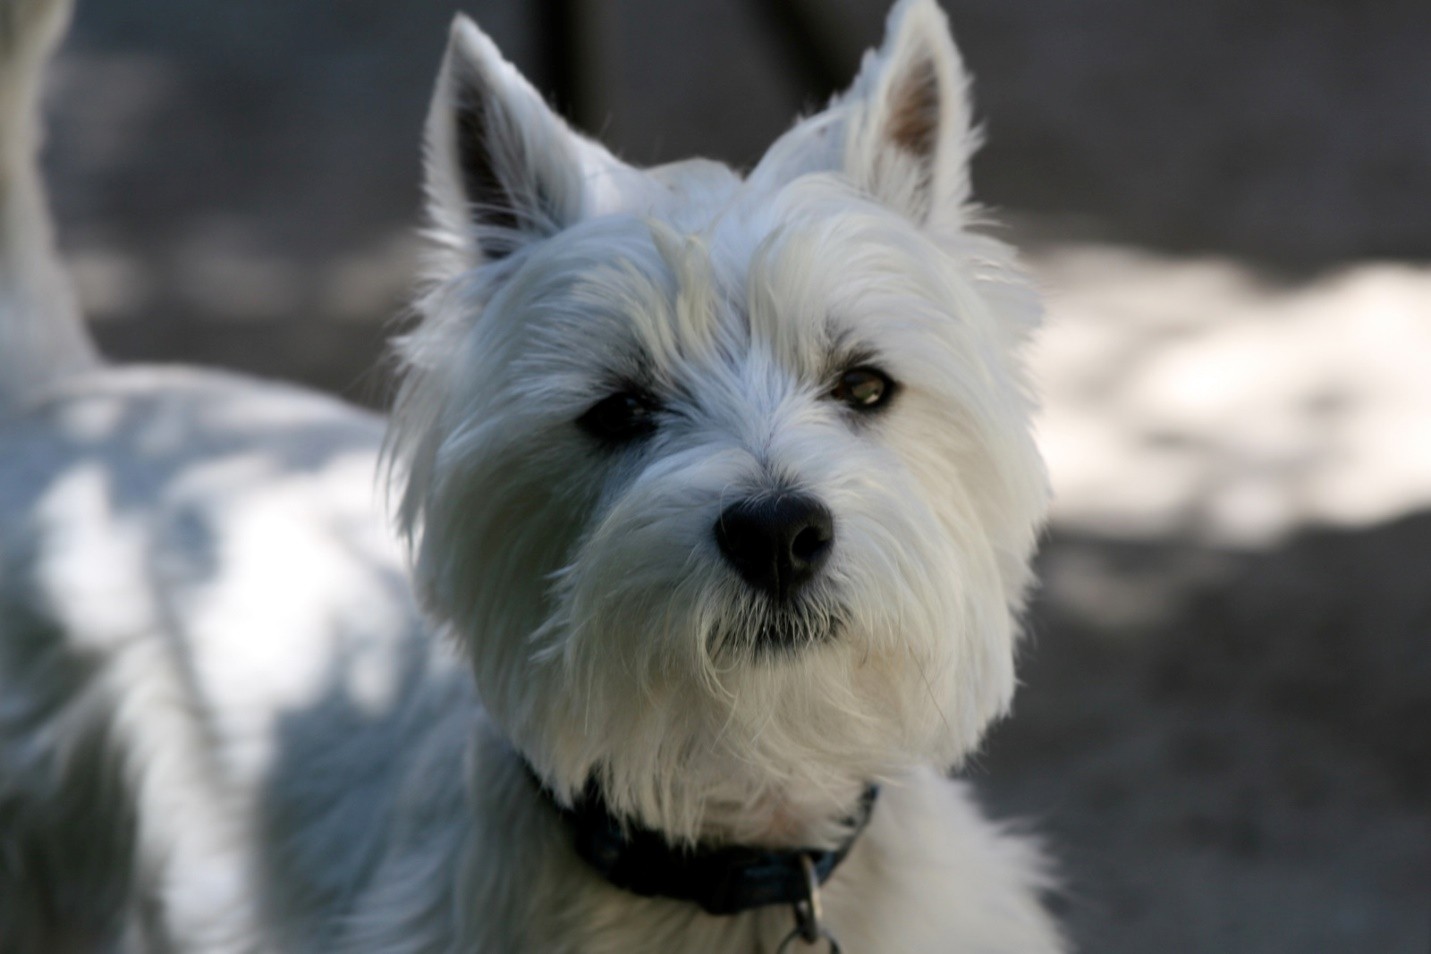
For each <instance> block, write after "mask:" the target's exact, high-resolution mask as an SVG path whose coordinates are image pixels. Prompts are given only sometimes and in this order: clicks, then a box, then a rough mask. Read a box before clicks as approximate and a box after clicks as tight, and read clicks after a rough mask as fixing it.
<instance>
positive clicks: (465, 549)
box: [393, 0, 1046, 840]
mask: <svg viewBox="0 0 1431 954" xmlns="http://www.w3.org/2000/svg"><path fill="white" fill-rule="evenodd" d="M888 30H889V32H888V37H887V39H886V42H885V44H884V46H883V48H882V49H880V50H878V51H877V52H872V53H871V54H869V55H868V56H867V58H866V60H865V63H864V66H863V68H862V70H861V73H860V75H859V77H858V78H857V79H856V81H855V83H854V85H853V87H852V88H851V89H850V90H849V91H848V92H847V93H846V94H844V95H843V96H842V97H840V98H838V99H837V100H836V101H834V102H833V103H832V104H831V105H830V106H829V108H827V109H826V110H825V111H823V112H821V113H819V114H818V115H815V116H812V117H810V118H808V119H806V120H804V121H802V122H800V123H799V124H798V125H796V126H795V127H794V128H793V129H792V130H790V132H788V133H787V134H785V135H784V136H783V137H781V138H780V139H779V140H778V141H777V142H776V143H775V144H774V145H773V146H772V147H771V148H770V150H769V152H768V153H767V154H766V156H765V157H764V158H763V159H762V160H761V162H760V163H759V164H758V165H757V166H756V167H755V169H754V170H753V171H751V172H750V173H749V175H747V176H745V177H741V176H740V175H739V174H737V173H735V172H733V171H731V170H730V169H728V168H727V167H725V166H723V165H719V164H717V163H711V162H705V161H692V162H684V163H677V164H673V165H669V166H662V167H659V168H654V169H647V170H638V169H635V168H633V167H631V166H628V165H626V164H624V163H622V162H620V161H619V160H617V159H615V158H614V157H612V156H611V154H610V153H608V152H607V151H606V150H605V149H603V148H602V147H601V146H599V145H597V144H595V143H593V142H591V141H589V140H587V139H584V138H582V137H581V136H578V135H577V134H575V133H573V132H572V131H571V130H570V129H569V128H568V127H567V126H566V125H565V124H564V123H563V122H562V121H561V120H560V119H559V118H558V117H557V116H556V115H554V114H553V113H552V112H551V111H550V110H549V109H548V108H547V107H546V105H545V104H544V103H543V102H542V99H541V97H540V96H538V94H537V93H536V92H534V91H533V89H532V88H531V87H530V86H529V85H528V84H527V83H526V82H525V81H524V80H523V79H522V78H521V76H520V75H519V74H518V73H517V72H516V70H515V69H514V68H513V67H512V66H511V65H510V64H508V63H506V62H505V61H504V60H503V59H502V58H501V56H500V54H499V53H498V52H497V50H496V48H495V47H494V46H493V45H492V43H491V41H490V40H488V39H487V37H486V36H484V35H483V34H482V33H481V32H479V31H478V30H477V28H476V27H475V26H473V25H472V23H470V22H469V21H467V20H465V19H462V18H459V19H458V21H457V23H456V24H455V25H454V28H453V31H452V39H451V43H450V46H449V48H448V52H447V58H446V62H445V63H444V65H443V69H442V74H441V77H440V79H439V83H438V88H437V93H436V98H435V101H434V104H433V108H432V114H431V118H430V120H429V126H428V142H427V148H428V156H427V159H428V192H429V198H430V215H431V223H432V229H431V234H432V237H433V239H434V246H435V255H434V257H433V260H432V268H431V273H430V276H429V277H430V279H431V281H430V287H429V289H428V291H427V292H426V293H425V294H424V295H423V296H422V297H421V299H420V300H419V303H418V309H419V311H420V313H421V323H420V325H419V326H418V327H417V329H416V330H415V331H414V332H413V333H412V334H411V335H410V336H408V337H407V338H406V339H405V341H404V342H403V343H402V345H401V350H400V356H401V360H402V364H403V373H404V377H403V383H402V389H401V393H400V396H399V401H398V405H397V410H396V413H395V417H394V422H393V447H394V452H395V456H396V460H397V461H398V463H399V465H400V466H399V473H400V474H401V475H402V479H403V480H404V481H405V484H404V487H403V496H402V509H401V514H402V519H403V521H404V524H405V527H406V529H407V531H408V532H409V534H410V535H411V536H412V538H413V541H414V544H415V548H416V566H417V576H418V579H419V583H420V586H421V588H422V591H423V594H424V596H425V599H426V600H427V602H428V604H429V606H430V608H431V610H432V611H433V612H434V613H435V614H436V615H437V616H438V617H440V619H441V620H442V621H443V622H444V623H445V624H447V625H448V626H450V628H451V629H452V630H453V631H454V632H455V633H456V634H457V635H458V636H459V637H460V639H461V640H462V642H463V644H464V645H465V648H466V650H467V651H468V653H469V654H470V658H471V661H472V666H473V669H474V671H475V675H476V679H477V683H478V687H479V691H480V694H481V697H482V700H483V702H484V704H485V706H486V707H487V708H488V710H489V711H490V713H491V715H492V717H493V719H494V720H495V721H496V723H497V724H498V725H499V726H500V727H501V728H502V730H503V731H504V732H506V733H507V734H508V736H509V737H510V738H511V740H512V741H513V742H514V744H515V745H516V746H517V747H518V748H519V749H520V750H521V752H522V753H523V754H524V755H525V757H526V758H527V759H528V760H529V761H530V762H531V764H532V765H533V766H534V767H535V769H536V771H537V772H538V773H539V774H540V775H542V776H543V777H544V778H545V779H546V781H547V782H548V783H549V784H551V785H552V786H553V788H554V789H555V790H556V791H557V792H558V793H559V794H560V795H565V796H570V795H571V794H572V793H575V792H578V791H580V790H581V789H582V787H583V786H584V785H585V784H586V783H587V781H588V780H589V779H591V778H593V777H594V778H596V779H597V780H598V781H599V782H600V784H602V786H603V787H604V792H605V795H606V798H607V800H608V801H609V802H610V803H611V804H612V805H613V806H614V807H615V808H616V809H617V810H618V811H624V812H627V813H630V814H632V815H634V816H636V817H638V818H640V819H641V820H642V821H644V822H645V823H647V824H650V825H653V826H657V827H661V828H663V829H665V830H666V831H668V832H670V833H672V834H673V835H675V836H677V837H692V836H695V835H697V834H699V833H701V832H702V831H705V832H709V831H711V830H712V829H722V830H728V831H729V833H732V834H735V835H737V836H740V837H759V838H764V839H766V840H783V839H792V840H793V839H806V840H808V839H810V838H812V837H819V836H820V834H821V833H820V832H819V831H812V830H810V828H809V825H810V824H813V823H810V822H807V819H816V818H828V817H831V816H832V813H833V817H838V816H839V811H838V810H839V809H840V808H848V807H849V805H850V803H851V802H852V801H853V799H854V798H855V796H856V793H858V791H859V790H860V788H861V787H862V786H863V785H864V784H866V783H867V782H869V781H871V780H874V779H877V778H879V777H881V776H884V775H888V774H891V773H895V772H898V771H899V770H900V769H901V768H903V767H906V766H908V765H911V764H931V763H932V764H937V765H940V766H948V765H952V764H954V763H956V762H957V761H958V760H959V759H960V758H961V757H962V756H963V755H964V754H965V753H967V752H968V751H969V750H970V749H971V748H972V747H973V746H974V745H975V744H976V743H977V741H978V739H979V736H980V733H981V732H982V730H983V728H984V727H985V726H986V725H987V723H988V722H989V721H990V720H991V719H992V718H994V717H995V716H997V715H999V714H1000V713H1002V712H1003V711H1004V710H1005V709H1006V708H1007V706H1008V704H1009V698H1010V695H1011V694H1012V691H1013V686H1014V676H1013V654H1014V646H1015V639H1016V631H1017V619H1016V617H1017V614H1018V612H1019V609H1020V606H1021V602H1022V599H1023V594H1024V591H1025V589H1026V586H1027V583H1028V580H1029V571H1028V559H1029V556H1030V553H1031V551H1032V548H1033V546H1034V542H1035V537H1036V535H1037V531H1038V526H1039V523H1040V520H1041V518H1042V516H1043V513H1044V509H1045V505H1046V489H1045V479H1044V474H1043V470H1042V467H1041V464H1040V461H1039V458H1038V455H1037V453H1036V451H1035V448H1034V445H1033V443H1032V440H1031V437H1030V434H1029V414H1030V409H1031V401H1030V398H1029V396H1028V394H1027V392H1026V389H1025V386H1024V381H1023V378H1022V374H1021V370H1020V365H1019V358H1018V354H1017V351H1018V347H1019V345H1020V342H1021V341H1022V339H1023V337H1024V335H1025V334H1026V333H1027V332H1028V330H1029V329H1030V328H1031V327H1032V325H1033V324H1034V323H1035V322H1036V321H1037V318H1038V314H1039V312H1038V307H1037V304H1036V302H1035V300H1034V297H1033V295H1032V293H1031V292H1030V290H1029V288H1028V286H1027V285H1026V283H1025V282H1024V281H1023V280H1022V279H1021V278H1020V277H1019V275H1018V274H1017V273H1016V271H1014V270H1013V268H1012V266H1011V254H1010V253H1009V251H1008V250H1007V249H1006V248H1005V247H1004V246H1002V245H1001V244H999V243H997V242H995V241H993V240H991V239H989V238H986V237H982V236H978V235H976V234H973V233H971V232H970V231H969V228H968V227H969V219H970V216H971V212H970V207H969V205H968V197H969V186H968V162H969V158H970V153H971V151H972V150H973V149H974V148H975V146H976V140H977V136H976V134H975V132H974V131H973V130H972V128H971V126H970V118H969V107H968V104H967V101H966V95H965V92H966V90H965V87H966V81H965V77H964V74H963V70H962V66H961V64H960V61H959V56H958V53H957V52H956V51H955V48H954V45H953V42H952V40H951V39H950V36H949V31H948V25H947V23H946V22H945V19H944V16H943V14H942V13H941V12H940V11H939V9H938V7H937V6H936V5H935V3H934V0H906V2H901V3H900V4H898V5H897V6H896V8H895V10H894V11H893V13H892V14H891V16H890V22H889V28H888ZM752 819H754V820H753V821H752ZM742 826H745V827H742ZM750 826H755V827H754V828H753V829H752V828H750ZM747 829H749V830H747Z"/></svg>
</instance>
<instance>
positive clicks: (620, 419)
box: [576, 391, 659, 444]
mask: <svg viewBox="0 0 1431 954" xmlns="http://www.w3.org/2000/svg"><path fill="white" fill-rule="evenodd" d="M657 410H659V405H658V404H657V403H656V399H655V398H653V397H651V395H649V394H646V393H645V392H643V391H618V392H617V393H615V394H613V395H611V396H609V397H606V398H603V399H602V400H600V401H597V402H596V403H595V404H593V405H592V406H591V408H590V409H589V410H588V411H587V412H586V413H585V414H583V415H582V416H581V417H579V418H577V419H576V423H577V426H578V427H580V428H581V429H582V430H584V431H586V432H587V433H588V434H590V435H591V436H592V437H595V438H596V439H597V440H600V441H604V442H606V443H609V444H625V443H627V442H629V441H634V440H637V439H639V438H642V437H645V436H646V435H648V434H650V433H651V432H652V431H654V430H655V429H656V411H657Z"/></svg>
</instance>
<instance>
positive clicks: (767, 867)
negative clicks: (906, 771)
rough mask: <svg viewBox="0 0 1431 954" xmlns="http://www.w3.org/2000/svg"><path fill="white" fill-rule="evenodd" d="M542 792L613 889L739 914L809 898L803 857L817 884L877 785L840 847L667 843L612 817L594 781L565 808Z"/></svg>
mask: <svg viewBox="0 0 1431 954" xmlns="http://www.w3.org/2000/svg"><path fill="white" fill-rule="evenodd" d="M540 787H541V790H542V794H544V795H545V796H546V797H547V799H548V800H549V801H551V802H552V804H553V806H555V807H556V809H557V811H558V812H560V813H561V815H562V818H563V820H564V821H565V822H566V823H567V825H568V826H569V827H570V829H571V832H572V835H573V843H574V846H575V848H576V853H577V854H578V855H580V856H581V857H582V858H583V859H584V860H585V861H586V863H587V864H589V865H591V866H592V867H593V868H595V869H596V870H597V872H599V873H600V874H601V875H602V877H604V878H606V880H607V881H610V882H611V883H612V884H614V885H616V886H617V887H618V888H624V889H625V890H627V891H630V892H632V893H634V894H639V895H643V896H645V897H648V898H649V897H662V898H674V899H676V900H679V901H694V902H695V903H696V904H699V905H700V906H701V907H702V908H704V909H705V910H706V911H707V912H709V913H711V914H738V913H740V912H741V911H748V910H750V909H751V908H759V907H764V906H766V905H770V904H796V903H799V902H804V901H807V900H808V899H809V896H810V884H809V875H808V874H807V871H806V867H805V861H804V859H806V858H808V859H809V862H810V866H811V867H812V868H813V870H814V874H815V878H816V880H817V882H818V883H819V884H821V885H823V884H824V883H825V882H826V881H827V880H828V879H829V877H830V875H831V874H833V873H834V870H835V868H836V867H837V866H838V865H839V863H840V862H841V861H843V860H844V859H845V855H847V854H849V852H850V848H851V847H853V846H854V843H855V839H856V838H858V837H859V835H860V832H862V831H864V829H865V826H866V825H867V824H868V823H869V820H870V813H871V812H872V811H873V810H874V803H875V797H876V796H877V795H878V794H879V788H878V787H877V786H874V785H871V786H869V787H868V788H866V789H865V791H864V794H863V795H862V796H861V797H860V804H859V808H858V809H857V810H856V812H855V814H854V815H853V816H852V817H851V818H850V819H849V826H850V833H849V834H848V835H846V836H845V839H844V840H843V841H842V842H841V843H840V844H839V846H838V847H836V848H834V849H831V850H825V849H821V848H786V849H775V848H754V847H750V846H747V845H709V844H705V843H697V844H696V845H695V846H693V847H682V846H675V845H672V844H671V843H670V842H669V841H667V840H666V837H665V836H664V835H662V834H661V833H660V832H658V831H655V830H653V829H650V828H643V827H641V826H640V825H637V824H635V823H633V822H629V821H628V822H626V823H625V824H624V825H623V824H622V822H621V820H620V819H618V818H616V817H614V816H613V815H612V814H611V812H610V811H609V810H608V809H607V806H606V800H605V799H604V798H602V796H601V792H600V789H599V788H598V787H597V786H596V784H595V783H594V782H593V783H592V784H590V785H588V786H587V789H586V792H585V793H584V794H583V795H582V797H581V798H580V799H579V800H578V801H577V802H576V804H575V805H573V806H572V807H570V808H567V807H565V806H563V805H561V804H559V803H558V802H556V801H555V800H554V799H553V798H552V796H551V793H550V792H549V791H548V790H547V789H546V787H545V786H540Z"/></svg>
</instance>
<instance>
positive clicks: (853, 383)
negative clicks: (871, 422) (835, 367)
mask: <svg viewBox="0 0 1431 954" xmlns="http://www.w3.org/2000/svg"><path fill="white" fill-rule="evenodd" d="M894 387H895V385H894V382H893V381H891V380H890V377H889V375H887V374H885V373H884V372H883V371H881V370H879V369H878V368H868V367H864V368H850V369H849V370H848V371H846V372H844V373H843V374H841V375H840V380H838V381H836V382H835V386H834V388H833V389H832V390H831V391H830V397H832V398H834V399H835V400H836V401H839V402H840V403H841V404H847V405H849V406H850V407H852V408H854V409H855V410H856V411H872V410H874V409H875V408H877V407H880V406H882V405H883V404H885V403H886V402H887V401H888V400H889V399H890V397H891V396H892V395H893V394H894Z"/></svg>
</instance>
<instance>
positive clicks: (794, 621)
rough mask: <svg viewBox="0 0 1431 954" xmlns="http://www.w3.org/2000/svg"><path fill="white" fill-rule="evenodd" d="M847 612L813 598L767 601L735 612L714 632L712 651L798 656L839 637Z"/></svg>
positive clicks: (775, 657)
mask: <svg viewBox="0 0 1431 954" xmlns="http://www.w3.org/2000/svg"><path fill="white" fill-rule="evenodd" d="M847 616H848V614H847V613H846V612H845V611H844V610H843V609H841V608H839V607H835V608H830V607H824V606H819V605H817V604H815V603H813V602H810V601H800V602H793V603H776V602H774V601H764V602H762V603H761V604H759V605H758V606H756V607H755V608H754V609H753V611H752V612H748V613H743V614H738V615H734V616H732V617H731V618H729V619H727V620H725V621H723V622H722V623H721V624H720V625H718V626H717V627H716V629H715V631H714V632H713V633H712V637H711V638H712V647H713V649H714V653H713V655H715V656H717V657H729V656H746V657H750V658H753V659H757V660H779V659H784V658H789V657H793V656H798V655H800V654H801V653H803V652H805V651H808V650H811V649H814V648H816V647H818V646H823V645H827V644H829V643H833V642H835V641H836V640H838V639H839V638H840V635H841V633H842V632H843V631H844V629H845V626H846V618H847Z"/></svg>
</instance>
